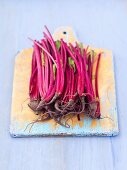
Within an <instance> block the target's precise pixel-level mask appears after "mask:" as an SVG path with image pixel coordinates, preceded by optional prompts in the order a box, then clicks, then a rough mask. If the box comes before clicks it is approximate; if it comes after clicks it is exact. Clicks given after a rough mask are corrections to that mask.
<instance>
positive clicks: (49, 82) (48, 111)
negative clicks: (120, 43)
mask: <svg viewBox="0 0 127 170" xmlns="http://www.w3.org/2000/svg"><path fill="white" fill-rule="evenodd" d="M45 28H46V32H44V33H43V34H44V38H43V39H42V40H41V41H40V42H38V41H36V40H32V41H33V43H34V46H33V55H32V67H31V77H30V84H29V96H30V103H29V104H28V105H29V107H30V108H31V109H32V110H33V111H34V112H35V113H37V114H40V115H43V118H42V119H41V120H45V119H44V116H45V115H46V120H47V119H54V120H55V121H56V122H57V123H59V124H60V125H62V126H64V127H67V128H69V127H70V126H69V125H68V123H67V120H68V117H69V118H70V117H72V116H76V115H78V120H80V114H81V113H84V114H86V115H88V116H90V117H91V118H100V116H101V113H100V101H99V90H98V78H99V77H98V70H99V65H100V59H101V53H99V54H96V53H95V52H94V51H93V50H89V48H88V47H87V48H84V47H83V45H82V44H81V43H76V45H75V46H74V45H72V44H71V43H70V44H67V43H66V42H64V40H62V39H61V40H57V41H54V39H53V37H52V35H51V34H50V32H49V30H48V28H47V27H45ZM95 57H96V58H97V64H96V69H95V84H93V82H92V77H93V74H94V73H93V65H94V58H95ZM94 89H95V90H94ZM66 118H67V119H66Z"/></svg>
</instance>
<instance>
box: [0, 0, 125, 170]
mask: <svg viewBox="0 0 127 170" xmlns="http://www.w3.org/2000/svg"><path fill="white" fill-rule="evenodd" d="M60 7H61V9H60ZM64 9H65V10H64ZM44 24H46V25H48V27H49V28H50V29H51V31H53V30H54V29H55V28H56V27H58V26H60V25H71V26H72V27H73V28H74V29H75V30H76V31H77V33H79V35H78V37H79V39H80V40H82V41H84V42H86V44H92V45H93V46H97V47H104V48H107V49H112V50H113V53H114V59H115V75H116V90H117V105H118V112H119V125H120V135H119V136H117V137H115V138H110V137H107V138H102V137H93V138H91V137H86V138H69V137H68V138H31V139H28V138H27V139H13V138H11V137H10V135H9V116H10V108H11V93H12V81H13V69H14V56H15V54H16V52H17V51H18V50H21V49H23V48H26V47H30V45H31V44H30V42H29V41H28V40H27V37H28V36H31V37H33V38H34V37H36V38H40V37H41V31H42V29H43V25H44ZM126 37H127V2H126V1H124V0H119V1H118V0H110V1H104V0H99V1H94V0H90V1H83V0H79V1H72V0H70V1H67V0H65V1H58V0H55V1H51V0H48V1H38V3H37V2H36V1H25V0H23V1H16V0H13V1H2V0H1V1H0V49H1V50H0V59H1V62H0V94H1V97H0V151H1V154H0V169H1V170H15V169H16V170H17V169H18V170H27V169H30V170H35V169H38V170H42V169H43V170H48V169H50V170H59V169H62V170H100V169H101V170H109V169H110V170H114V169H115V170H121V169H122V170H124V169H126V167H127V156H126V153H127V142H126V139H127V126H126V124H127V123H126V122H127V109H126V105H127V104H126V99H127V92H126V88H127V75H126V70H127V69H126V68H127V53H126V48H127V39H126Z"/></svg>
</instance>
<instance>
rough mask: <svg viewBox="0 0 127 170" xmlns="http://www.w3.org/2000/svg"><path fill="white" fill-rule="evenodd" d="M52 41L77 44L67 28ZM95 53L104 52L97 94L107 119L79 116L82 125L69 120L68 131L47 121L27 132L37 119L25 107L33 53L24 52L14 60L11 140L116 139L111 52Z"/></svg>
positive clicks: (35, 125)
mask: <svg viewBox="0 0 127 170" xmlns="http://www.w3.org/2000/svg"><path fill="white" fill-rule="evenodd" d="M65 32H66V33H65ZM54 38H55V39H60V38H63V39H64V40H65V41H67V42H75V41H77V39H76V37H75V36H74V32H73V30H72V28H70V27H61V28H59V29H57V30H56V31H55V33H54ZM94 49H95V48H94ZM95 50H96V51H97V52H99V51H101V52H103V56H102V58H101V63H100V68H99V94H100V101H101V114H102V117H108V118H103V119H96V120H95V119H94V120H93V119H91V118H88V117H85V116H84V114H82V117H81V121H78V120H77V118H76V117H74V118H73V119H72V120H70V122H69V124H70V125H71V128H65V127H62V126H60V125H58V124H56V123H55V122H54V121H53V120H50V121H47V122H40V123H35V124H34V125H33V127H32V128H31V130H29V129H30V125H29V126H28V127H27V125H28V124H29V123H31V122H33V121H34V120H36V119H37V115H35V114H34V113H33V112H32V111H31V110H30V108H29V107H28V102H29V95H28V87H29V78H30V71H31V57H32V51H33V49H32V48H30V49H24V50H22V51H21V52H20V53H19V54H18V55H17V56H16V60H15V70H14V81H13V94H12V109H11V125H10V134H11V136H13V137H30V136H55V135H60V136H92V135H98V136H115V135H117V134H118V132H119V130H118V120H117V109H116V95H115V80H114V67H113V56H112V52H111V51H109V50H103V49H95ZM26 127H27V128H26Z"/></svg>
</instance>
